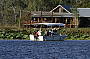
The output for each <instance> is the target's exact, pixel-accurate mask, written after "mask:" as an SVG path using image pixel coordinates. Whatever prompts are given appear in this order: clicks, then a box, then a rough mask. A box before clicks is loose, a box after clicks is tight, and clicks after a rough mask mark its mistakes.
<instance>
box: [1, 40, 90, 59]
mask: <svg viewBox="0 0 90 59" xmlns="http://www.w3.org/2000/svg"><path fill="white" fill-rule="evenodd" d="M0 59H90V40H81V41H80V40H79V41H77V40H72V41H71V40H66V41H43V42H39V41H38V42H36V41H29V40H27V41H26V40H0Z"/></svg>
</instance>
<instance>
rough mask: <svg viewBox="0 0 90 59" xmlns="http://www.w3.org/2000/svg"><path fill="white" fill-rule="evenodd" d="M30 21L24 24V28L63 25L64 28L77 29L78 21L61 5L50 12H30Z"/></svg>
mask: <svg viewBox="0 0 90 59" xmlns="http://www.w3.org/2000/svg"><path fill="white" fill-rule="evenodd" d="M31 17H32V20H30V21H27V22H26V23H24V26H29V25H30V24H32V23H63V24H65V26H66V27H69V28H75V27H78V25H79V23H78V19H77V18H76V16H74V14H73V13H71V12H70V11H68V10H67V9H66V8H64V7H63V6H62V5H58V6H57V7H55V8H54V9H52V10H51V11H50V12H46V11H32V12H31Z"/></svg>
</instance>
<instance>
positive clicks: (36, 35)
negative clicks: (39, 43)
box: [34, 30, 41, 39]
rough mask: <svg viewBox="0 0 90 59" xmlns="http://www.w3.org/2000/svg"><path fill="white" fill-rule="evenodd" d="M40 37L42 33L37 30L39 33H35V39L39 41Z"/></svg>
mask: <svg viewBox="0 0 90 59" xmlns="http://www.w3.org/2000/svg"><path fill="white" fill-rule="evenodd" d="M40 35H41V31H39V30H37V32H35V34H34V37H35V39H38V37H39V36H40Z"/></svg>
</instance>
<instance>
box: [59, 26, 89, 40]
mask: <svg viewBox="0 0 90 59" xmlns="http://www.w3.org/2000/svg"><path fill="white" fill-rule="evenodd" d="M60 32H61V34H66V35H67V36H68V37H67V38H66V40H90V28H78V29H77V28H71V29H70V28H68V29H62V30H61V31H60Z"/></svg>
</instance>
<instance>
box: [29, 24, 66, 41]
mask: <svg viewBox="0 0 90 59" xmlns="http://www.w3.org/2000/svg"><path fill="white" fill-rule="evenodd" d="M32 25H47V26H55V25H58V26H63V27H64V26H65V24H62V23H35V24H32ZM66 37H67V35H61V34H53V35H49V36H47V35H45V36H38V39H36V38H35V37H34V35H32V34H30V40H31V41H63V40H64V39H65V38H66Z"/></svg>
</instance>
